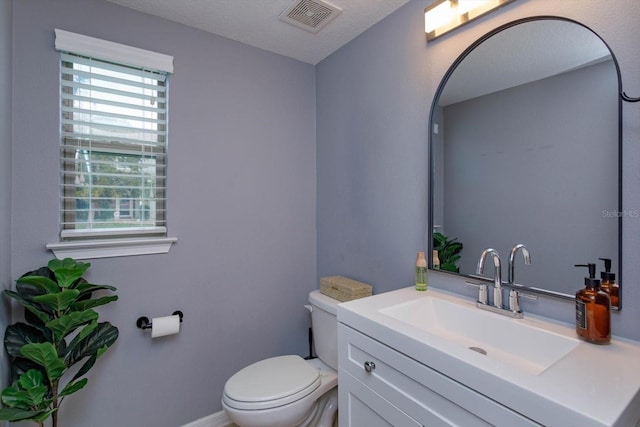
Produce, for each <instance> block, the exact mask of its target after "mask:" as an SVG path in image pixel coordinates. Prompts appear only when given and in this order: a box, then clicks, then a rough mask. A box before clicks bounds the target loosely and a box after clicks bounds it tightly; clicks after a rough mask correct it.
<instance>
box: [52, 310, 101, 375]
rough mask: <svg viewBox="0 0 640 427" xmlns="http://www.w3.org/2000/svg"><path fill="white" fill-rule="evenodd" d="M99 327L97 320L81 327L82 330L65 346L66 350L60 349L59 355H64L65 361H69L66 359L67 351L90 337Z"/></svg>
mask: <svg viewBox="0 0 640 427" xmlns="http://www.w3.org/2000/svg"><path fill="white" fill-rule="evenodd" d="M97 327H98V322H97V320H94V321H92V322H91V323H89V324H87V325H86V326H85V327H84V328H82V329H80V332H78V333H77V334H76V336H74V337H73V339H72V340H71V342H70V343H69V345H68V346H67V347H66V348H65V350H64V352H60V351H58V355H59V356H63V357H64V358H65V363H66V362H67V360H66V357H67V353H68V352H69V351H70V350H71V349H73V348H75V347H76V346H77V345H78V343H79V342H80V341H82V340H83V339H85V338H86V337H88V336H89V335H90V334H92V333H93V331H94V330H95V329H96V328H97ZM67 366H70V365H67Z"/></svg>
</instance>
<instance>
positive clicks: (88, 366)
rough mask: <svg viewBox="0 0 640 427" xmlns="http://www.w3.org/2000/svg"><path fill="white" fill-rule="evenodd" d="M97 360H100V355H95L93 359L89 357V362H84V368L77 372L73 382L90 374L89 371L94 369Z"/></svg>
mask: <svg viewBox="0 0 640 427" xmlns="http://www.w3.org/2000/svg"><path fill="white" fill-rule="evenodd" d="M96 360H98V353H95V354H93V355H92V356H91V357H89V358H88V359H87V361H86V362H84V364H83V365H82V367H81V368H80V369H79V370H78V372H76V374H75V375H74V376H73V378H72V379H71V380H72V381H75V380H77V379H78V378H80V377H81V376H83V375H84V374H86V373H87V372H89V369H91V368H93V365H95V363H96Z"/></svg>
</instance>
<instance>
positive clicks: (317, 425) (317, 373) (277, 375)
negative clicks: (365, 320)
mask: <svg viewBox="0 0 640 427" xmlns="http://www.w3.org/2000/svg"><path fill="white" fill-rule="evenodd" d="M309 302H310V303H311V324H312V326H313V338H314V345H315V349H316V353H317V355H318V358H317V359H312V360H305V359H303V358H302V357H300V356H296V355H289V356H278V357H272V358H270V359H265V360H261V361H259V362H256V363H254V364H252V365H249V366H247V367H246V368H243V369H241V370H240V371H238V372H237V373H236V374H234V375H233V376H232V377H231V378H229V380H227V383H226V384H225V386H224V393H223V395H222V407H223V408H224V410H225V412H226V413H227V416H228V417H229V419H231V421H233V422H234V423H235V424H237V425H238V426H240V427H332V426H333V425H334V419H335V418H336V412H337V410H338V387H337V386H338V373H337V369H338V339H337V334H338V322H337V316H336V311H337V306H338V304H339V303H340V302H339V301H337V300H335V299H333V298H330V297H328V296H326V295H323V294H321V293H320V291H319V290H315V291H313V292H311V293H310V294H309Z"/></svg>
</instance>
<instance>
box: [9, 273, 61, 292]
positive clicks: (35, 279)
mask: <svg viewBox="0 0 640 427" xmlns="http://www.w3.org/2000/svg"><path fill="white" fill-rule="evenodd" d="M16 283H26V284H29V285H31V286H34V287H36V288H38V289H39V290H41V291H44V292H47V293H50V294H53V293H56V292H60V287H59V286H58V284H57V283H56V282H54V281H53V280H51V279H49V278H48V277H44V276H22V277H21V278H19V279H18V280H16Z"/></svg>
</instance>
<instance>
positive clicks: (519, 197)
mask: <svg viewBox="0 0 640 427" xmlns="http://www.w3.org/2000/svg"><path fill="white" fill-rule="evenodd" d="M620 86H621V83H620V73H619V70H618V65H617V61H616V60H615V57H614V56H613V55H612V52H611V51H610V49H609V47H608V46H607V45H606V43H605V42H604V41H603V40H602V39H601V38H600V37H599V36H598V35H597V34H595V33H594V32H593V31H592V30H590V29H589V28H587V27H585V26H583V25H581V24H579V23H577V22H575V21H571V20H568V19H564V18H555V17H535V18H527V19H523V20H519V21H516V22H512V23H510V24H507V25H504V26H502V27H500V28H498V29H496V30H494V31H492V32H490V33H489V34H487V35H485V36H484V37H482V38H481V39H480V40H478V41H477V42H475V43H474V44H473V45H472V46H471V47H469V48H468V49H467V50H466V51H465V52H464V53H463V54H462V55H461V56H460V57H459V58H458V59H457V60H456V62H455V63H454V64H453V65H452V66H451V67H450V69H449V71H448V72H447V73H446V75H445V77H444V79H443V81H442V82H441V84H440V86H439V88H438V90H437V92H436V96H435V99H434V102H433V105H432V111H431V118H430V127H431V135H430V139H429V143H430V158H431V174H430V200H431V203H430V212H429V221H430V225H431V229H432V230H433V232H434V237H435V243H434V241H433V240H432V242H430V244H431V245H432V247H431V249H439V250H440V253H439V264H440V267H439V268H440V269H441V270H444V271H447V272H450V273H452V274H461V275H464V276H470V277H474V278H476V277H477V274H476V265H477V262H478V259H479V257H480V255H481V252H482V251H483V250H484V249H486V248H493V249H496V250H497V251H498V252H499V253H500V255H501V258H502V261H503V262H502V264H503V278H505V281H506V278H507V259H508V256H509V253H510V251H511V248H512V247H513V246H514V245H516V244H524V245H526V247H527V248H528V250H529V252H530V254H531V259H532V263H531V265H525V264H524V262H523V257H522V256H521V255H518V256H519V258H516V262H515V267H514V270H515V280H514V283H515V284H516V286H518V285H520V286H523V287H526V288H529V289H532V290H534V291H539V292H540V293H546V294H550V295H554V296H558V297H561V298H567V299H569V298H571V299H573V298H574V296H575V292H576V291H578V290H579V289H580V288H582V287H583V283H584V281H583V278H584V277H585V276H587V275H588V273H587V270H586V269H583V268H576V267H575V264H587V263H595V264H596V265H597V273H596V274H597V276H596V277H600V272H602V271H605V262H604V261H602V260H601V259H610V260H611V273H613V274H615V275H616V281H617V282H618V283H620V282H621V277H620V273H621V239H620V235H621V224H622V221H621V217H622V216H623V215H625V213H624V212H622V201H621V176H622V175H621V100H620V94H621V87H620ZM451 242H454V244H451ZM455 243H461V244H462V250H461V251H458V252H456V249H459V248H456V244H455ZM447 245H448V246H447ZM445 248H448V249H445ZM431 253H433V252H431ZM458 257H459V258H458ZM436 264H437V262H436ZM430 268H434V259H433V258H432V259H431V262H430ZM436 268H437V267H436ZM489 271H493V269H489ZM618 307H621V303H619V304H618Z"/></svg>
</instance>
